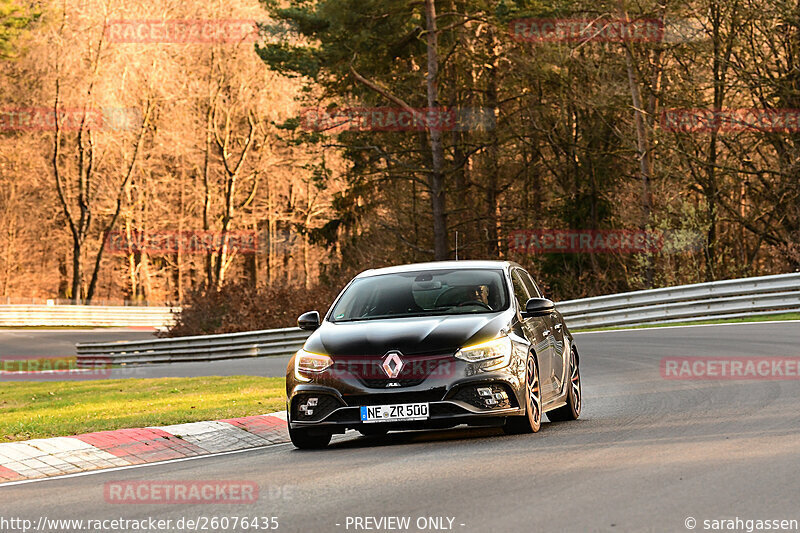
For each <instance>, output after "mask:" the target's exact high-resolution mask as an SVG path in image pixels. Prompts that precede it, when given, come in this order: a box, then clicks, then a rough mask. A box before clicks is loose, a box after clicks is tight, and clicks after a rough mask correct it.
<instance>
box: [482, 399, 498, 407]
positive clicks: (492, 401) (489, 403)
mask: <svg viewBox="0 0 800 533" xmlns="http://www.w3.org/2000/svg"><path fill="white" fill-rule="evenodd" d="M484 403H485V404H486V405H487V406H488V407H491V406H492V405H497V400H495V399H494V398H486V401H485V402H484Z"/></svg>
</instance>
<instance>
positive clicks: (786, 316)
mask: <svg viewBox="0 0 800 533" xmlns="http://www.w3.org/2000/svg"><path fill="white" fill-rule="evenodd" d="M771 320H800V313H783V314H780V315H756V316H748V317H740V318H720V319H716V320H698V321H696V322H673V323H670V324H641V325H638V326H612V327H607V328H590V329H576V330H574V331H573V333H588V332H590V331H614V330H616V329H646V328H666V327H670V326H699V325H703V324H740V323H748V322H769V321H771ZM567 325H569V321H567Z"/></svg>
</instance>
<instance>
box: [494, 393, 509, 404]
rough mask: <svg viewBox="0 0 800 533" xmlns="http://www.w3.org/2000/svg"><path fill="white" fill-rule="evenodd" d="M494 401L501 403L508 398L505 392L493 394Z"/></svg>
mask: <svg viewBox="0 0 800 533" xmlns="http://www.w3.org/2000/svg"><path fill="white" fill-rule="evenodd" d="M494 399H495V400H497V401H498V402H502V401H503V400H506V399H508V396H507V395H506V393H505V392H495V393H494Z"/></svg>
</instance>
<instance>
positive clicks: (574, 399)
mask: <svg viewBox="0 0 800 533" xmlns="http://www.w3.org/2000/svg"><path fill="white" fill-rule="evenodd" d="M570 353H571V354H572V355H571V357H570V362H569V381H570V382H569V384H568V386H569V392H568V393H567V405H564V406H563V407H559V408H558V409H553V410H552V411H549V412H548V413H547V419H548V420H550V422H567V421H568V420H577V419H578V417H579V416H581V407H582V404H583V391H582V390H581V369H580V366H579V364H578V355H577V354H576V353H575V348H573V349H572V351H571V352H570Z"/></svg>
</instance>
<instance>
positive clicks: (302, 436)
mask: <svg viewBox="0 0 800 533" xmlns="http://www.w3.org/2000/svg"><path fill="white" fill-rule="evenodd" d="M332 436H333V435H332V434H331V433H323V432H314V431H311V430H308V429H305V428H303V429H300V428H292V427H291V426H289V438H290V439H292V444H294V447H295V448H299V449H301V450H320V449H322V448H325V447H326V446H327V445H328V443H329V442H330V441H331V437H332Z"/></svg>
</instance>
